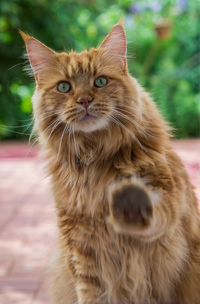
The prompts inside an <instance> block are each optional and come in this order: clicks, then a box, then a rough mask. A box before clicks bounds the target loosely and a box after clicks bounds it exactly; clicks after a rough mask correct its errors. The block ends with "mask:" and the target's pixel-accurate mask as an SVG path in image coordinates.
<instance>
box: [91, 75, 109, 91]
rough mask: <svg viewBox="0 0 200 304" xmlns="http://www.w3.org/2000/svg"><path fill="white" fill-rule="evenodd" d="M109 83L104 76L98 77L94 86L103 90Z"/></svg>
mask: <svg viewBox="0 0 200 304" xmlns="http://www.w3.org/2000/svg"><path fill="white" fill-rule="evenodd" d="M107 83H108V79H107V78H106V77H104V76H100V77H97V78H96V79H95V81H94V86H95V87H97V88H102V87H104V86H106V85H107Z"/></svg>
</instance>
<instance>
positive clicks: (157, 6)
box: [149, 1, 162, 13]
mask: <svg viewBox="0 0 200 304" xmlns="http://www.w3.org/2000/svg"><path fill="white" fill-rule="evenodd" d="M149 8H150V9H151V11H152V12H154V13H157V12H159V11H160V10H161V9H162V5H161V3H160V2H159V1H153V2H152V3H151V4H150V5H149Z"/></svg>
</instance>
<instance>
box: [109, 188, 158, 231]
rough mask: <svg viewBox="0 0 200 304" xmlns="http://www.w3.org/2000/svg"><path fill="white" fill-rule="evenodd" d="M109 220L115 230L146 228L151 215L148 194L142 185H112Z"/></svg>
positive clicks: (151, 209)
mask: <svg viewBox="0 0 200 304" xmlns="http://www.w3.org/2000/svg"><path fill="white" fill-rule="evenodd" d="M109 207H110V218H109V219H110V222H111V223H112V224H113V225H114V227H115V229H116V230H117V231H119V232H120V231H122V232H123V231H124V232H128V233H129V231H130V233H131V232H132V230H133V229H134V230H136V231H140V230H143V229H145V228H147V227H148V226H149V225H150V223H151V219H152V216H153V207H152V203H151V200H150V197H149V195H148V194H147V192H146V191H145V189H143V188H142V187H140V186H138V185H134V184H127V185H123V186H121V187H116V188H115V187H114V189H113V190H112V192H111V195H110V201H109Z"/></svg>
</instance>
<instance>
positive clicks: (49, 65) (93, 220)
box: [21, 23, 200, 304]
mask: <svg viewBox="0 0 200 304" xmlns="http://www.w3.org/2000/svg"><path fill="white" fill-rule="evenodd" d="M21 35H22V37H23V39H24V41H25V44H26V48H27V53H28V57H29V60H30V64H31V67H32V70H33V72H34V75H35V80H36V90H35V93H34V95H33V109H34V119H35V129H36V131H37V132H38V134H39V139H40V142H41V144H42V146H43V149H44V151H45V152H46V158H47V161H48V169H49V173H50V175H51V178H52V180H51V181H52V188H53V193H54V198H55V204H56V209H57V220H58V226H59V249H58V254H57V257H56V260H55V266H54V280H53V286H52V291H53V299H54V300H53V303H54V304H75V303H78V304H199V303H200V217H199V214H198V207H197V199H196V197H195V195H194V192H193V187H192V186H191V184H190V182H189V179H188V175H187V173H186V171H185V169H184V167H183V164H182V163H181V161H180V159H179V158H178V157H177V155H176V154H175V153H174V151H173V150H172V148H171V145H170V132H169V128H168V126H167V124H166V123H165V122H164V120H163V118H162V117H161V115H160V114H159V112H158V110H157V108H156V105H155V104H154V102H153V101H152V99H151V98H150V97H149V95H148V94H147V93H146V92H145V91H144V89H143V88H142V87H141V86H140V85H139V84H138V82H137V80H136V79H134V78H133V77H131V76H130V74H129V72H128V67H127V62H126V35H125V31H124V28H123V25H122V24H121V23H118V24H116V25H115V26H114V27H113V28H112V29H111V31H110V33H109V34H108V36H107V37H106V38H105V40H104V41H103V42H102V44H101V45H100V46H99V47H97V48H92V49H90V50H89V51H83V52H81V53H76V52H73V51H72V52H70V53H65V52H63V53H57V52H54V51H53V50H51V49H49V48H48V47H46V46H45V45H44V44H42V43H41V42H39V41H38V40H36V39H35V38H33V37H31V36H29V35H27V34H25V33H23V32H21Z"/></svg>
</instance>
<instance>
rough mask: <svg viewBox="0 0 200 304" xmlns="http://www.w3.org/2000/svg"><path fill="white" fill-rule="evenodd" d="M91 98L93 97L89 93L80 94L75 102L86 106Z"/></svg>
mask: <svg viewBox="0 0 200 304" xmlns="http://www.w3.org/2000/svg"><path fill="white" fill-rule="evenodd" d="M93 99H94V98H93V97H92V96H90V95H82V96H79V97H78V98H77V101H76V102H77V103H79V104H81V105H82V106H84V107H85V108H87V107H88V106H89V104H90V103H91V102H92V101H93Z"/></svg>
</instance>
